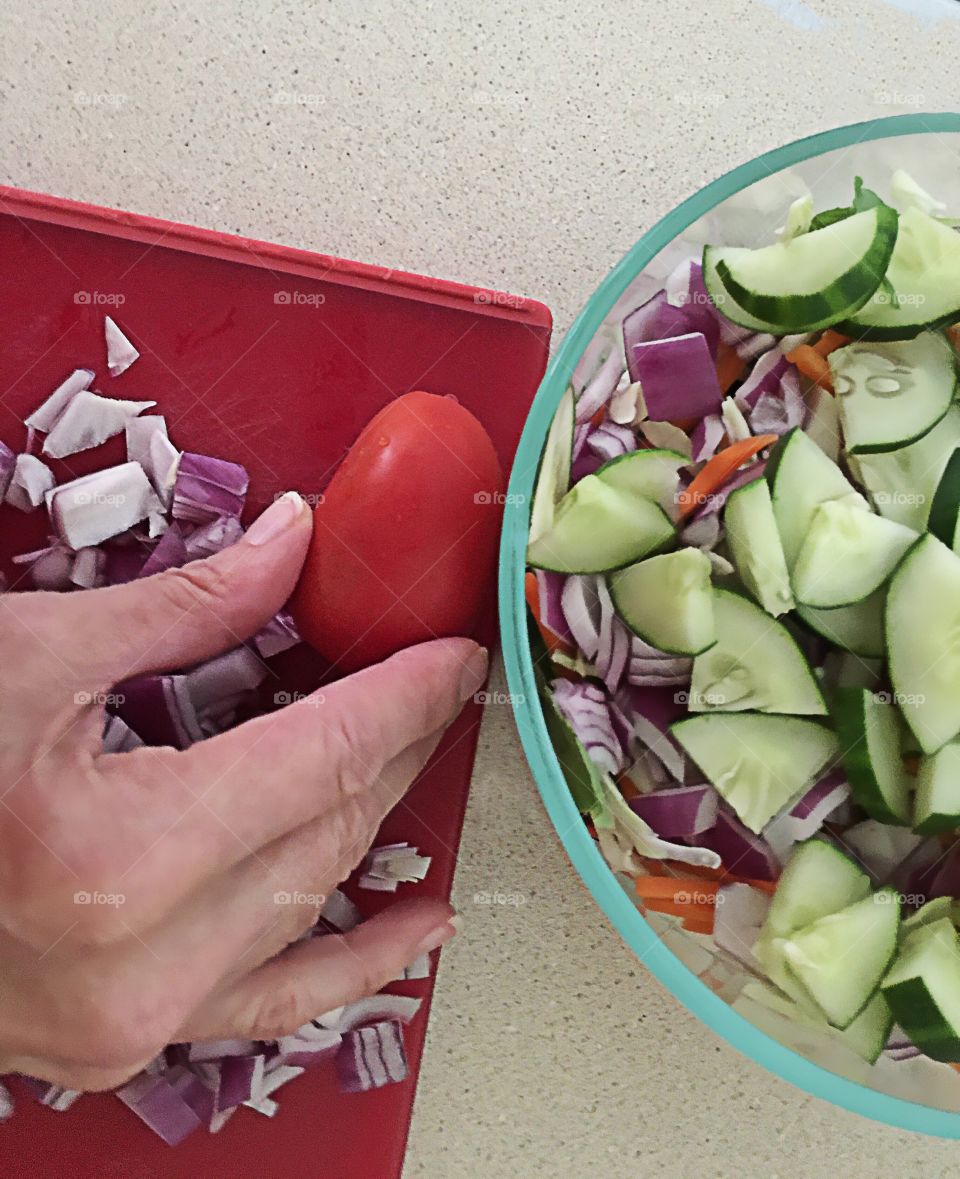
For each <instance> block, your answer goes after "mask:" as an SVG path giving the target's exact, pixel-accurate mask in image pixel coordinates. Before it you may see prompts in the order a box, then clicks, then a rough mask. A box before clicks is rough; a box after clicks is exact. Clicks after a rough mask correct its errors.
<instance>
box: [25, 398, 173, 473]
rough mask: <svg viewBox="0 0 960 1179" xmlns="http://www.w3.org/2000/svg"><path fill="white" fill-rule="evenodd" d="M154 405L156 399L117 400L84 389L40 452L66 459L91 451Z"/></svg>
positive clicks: (121, 431) (68, 407)
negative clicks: (80, 452)
mask: <svg viewBox="0 0 960 1179" xmlns="http://www.w3.org/2000/svg"><path fill="white" fill-rule="evenodd" d="M156 404H157V403H156V402H155V401H120V400H118V399H117V398H114V397H101V396H100V394H99V393H93V392H91V391H90V390H89V389H84V390H82V391H81V392H79V393H78V394H77V395H76V396H75V397H74V398H72V400H71V401H70V404H69V405H68V406H67V408H66V409H65V410H64V411H63V413H62V414H61V415H60V417H59V418H58V419H57V424H56V425H55V426H54V427H53V429H52V430H51V431H50V433H49V434H48V435H47V438H46V441H45V442H44V444H43V453H44V454H45V455H48V456H49V457H50V458H67V457H68V456H69V455H71V454H77V453H78V452H79V451H81V450H90V449H92V448H93V447H94V446H99V445H100V444H101V443H103V442H106V441H107V439H108V438H113V437H114V436H115V435H117V434H122V433H123V431H124V429H125V428H126V425H127V422H129V421H130V420H131V418H135V417H136V416H137V414H140V413H143V411H144V410H145V409H150V408H152V407H153V406H154V405H156Z"/></svg>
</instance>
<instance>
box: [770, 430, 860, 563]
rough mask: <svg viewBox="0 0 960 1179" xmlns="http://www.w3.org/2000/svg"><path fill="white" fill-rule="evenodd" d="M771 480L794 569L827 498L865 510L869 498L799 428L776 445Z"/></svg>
mask: <svg viewBox="0 0 960 1179" xmlns="http://www.w3.org/2000/svg"><path fill="white" fill-rule="evenodd" d="M765 476H766V480H767V482H768V483H769V484H770V498H771V501H772V503H773V515H774V518H775V519H776V521H777V531H778V532H779V533H780V543H781V544H782V545H783V555H784V558H785V559H786V562H787V568H788V569H789V570H790V571H791V572H792V571H793V567H794V565H795V564H796V562H797V557H798V556H799V555H800V549H801V548H802V547H803V542H804V540H805V539H806V535H807V533H808V532H809V530H810V525H811V523H812V521H813V514H814V512H815V511H816V510H817V508H818V507H819V506H820V505H821V504H822V503H826V502H827V501H828V500H835V499H837V500H840V499H842V500H845V502H848V503H850V504H855V505H856V506H857V507H862V509H863V511H865V512H867V511H869V510H870V509H869V505H868V504H867V501H866V500H865V499H864V498H863V497H862V496H861V495H859V494H858V493H857V492H856V490H855V489H854V487H853V485H852V484H851V483H850V482H849V481H848V480H847V478H846V477H845V475H844V474H843V472H842V471H841V470H840V468H839V467H838V466H837V464H836V463H833V462H831V461H830V459H828V458H827V456H826V455H825V454H824V453H823V451H822V450H821V449H820V447H819V446H817V444H816V443H815V442H814V441H812V440H811V439H810V438H808V437H807V435H806V434H804V432H803V431H802V430H801V429H799V428H796V429H793V430H791V431H790V433H789V434H785V435H784V436H783V437H782V438H781V439H780V441H779V442H778V443H777V444H776V446H775V447H774V448H773V451H772V453H771V455H770V458H769V460H768V462H767V468H766V471H765Z"/></svg>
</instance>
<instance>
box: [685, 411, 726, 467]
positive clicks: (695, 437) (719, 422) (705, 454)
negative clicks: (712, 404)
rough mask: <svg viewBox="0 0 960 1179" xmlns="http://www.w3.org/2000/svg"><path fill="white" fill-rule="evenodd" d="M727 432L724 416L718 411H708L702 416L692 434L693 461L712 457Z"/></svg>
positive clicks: (697, 461)
mask: <svg viewBox="0 0 960 1179" xmlns="http://www.w3.org/2000/svg"><path fill="white" fill-rule="evenodd" d="M726 432H727V431H726V427H725V426H724V424H723V418H721V416H720V415H719V414H718V413H708V414H707V415H706V416H705V417H702V418H701V419H700V421H699V422H697V424H696V426H694V428H693V433H692V434H691V435H690V441H691V445H692V448H693V451H692V457H693V461H694V462H695V463H700V462H703V461H704V460H705V459H708V458H712V457H713V455H715V454H716V453H717V447H718V446H719V445H720V443H721V442H722V441H723V436H724V434H726Z"/></svg>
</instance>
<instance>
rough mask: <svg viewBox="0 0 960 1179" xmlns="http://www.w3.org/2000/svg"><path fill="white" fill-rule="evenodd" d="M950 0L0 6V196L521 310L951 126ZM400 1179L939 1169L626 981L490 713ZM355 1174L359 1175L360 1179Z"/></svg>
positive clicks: (568, 299) (942, 1169) (341, 0)
mask: <svg viewBox="0 0 960 1179" xmlns="http://www.w3.org/2000/svg"><path fill="white" fill-rule="evenodd" d="M957 16H960V5H958V4H956V3H953V2H952V0H928V2H924V0H860V2H859V3H854V2H852V0H807V2H804V0H725V2H724V3H722V4H721V3H719V2H718V0H673V3H669V4H666V3H662V2H658V3H654V2H652V0H605V2H604V3H600V2H599V0H580V2H579V3H575V2H574V0H524V2H521V3H517V2H511V3H505V4H501V3H496V2H490V3H487V4H483V5H478V4H471V3H465V2H464V0H443V2H441V0H418V2H416V3H414V2H413V0H404V2H402V3H388V2H387V0H367V2H366V3H357V2H356V0H353V2H349V3H348V2H347V0H326V2H322V3H321V2H311V0H298V2H296V3H294V2H283V0H249V2H246V0H207V2H206V3H202V2H196V3H193V4H188V3H182V2H178V0H157V2H156V3H152V4H143V3H138V2H136V0H99V2H98V3H92V2H90V0H74V2H71V3H67V2H66V0H55V2H48V0H31V2H27V0H8V3H7V5H6V7H5V11H4V18H5V19H4V30H3V34H2V42H0V67H2V68H0V143H2V148H3V165H2V172H3V175H2V177H0V179H2V180H4V181H6V182H9V183H13V184H19V185H22V186H24V187H28V188H35V189H40V190H46V191H49V192H53V193H58V194H61V195H64V196H70V197H76V198H79V199H83V200H88V201H93V202H97V203H102V204H106V205H114V206H119V207H121V208H127V209H134V210H137V211H139V212H143V213H150V214H155V215H158V216H162V217H169V218H173V219H175V220H178V221H186V222H193V223H196V224H199V225H207V226H211V227H214V228H217V229H224V230H227V231H232V232H240V233H243V234H248V235H251V236H254V237H259V238H265V239H271V240H278V241H282V242H287V243H290V244H294V245H302V246H305V247H308V248H311V249H318V250H322V251H329V252H331V253H336V254H341V255H344V256H347V257H355V258H359V259H363V260H370V261H376V262H379V263H382V264H384V265H387V266H396V267H403V268H407V269H412V270H417V271H422V272H425V273H430V274H437V275H443V276H446V277H450V278H455V279H460V280H463V281H465V282H471V283H473V282H475V283H479V284H481V285H484V286H495V287H501V288H503V289H505V290H510V291H516V292H518V293H522V294H525V295H532V296H535V297H537V298H540V299H543V300H544V301H545V302H546V303H547V304H549V306H550V307H551V308H552V309H553V311H554V315H555V318H556V327H557V330H558V332H562V331H564V330H565V329H566V327H567V326H568V325H569V323H570V321H571V319H572V317H573V315H574V314H575V313H576V310H577V309H578V308H579V306H580V305H581V304H582V302H583V301H584V299H585V298H586V297H587V296H588V295H589V293H590V292H591V290H592V289H593V288H594V287H595V286H596V284H597V282H598V281H599V279H600V278H601V277H602V276H603V274H604V273H605V272H606V270H607V269H608V268H609V267H610V266H611V265H612V264H613V263H614V262H615V261H616V260H617V259H618V258H619V257H620V255H621V254H622V253H623V252H624V251H625V250H626V249H627V248H628V247H629V246H630V245H631V244H632V242H633V241H634V240H635V239H636V238H637V237H638V236H639V234H640V233H641V232H642V231H643V230H644V229H645V228H647V227H649V226H650V225H651V224H652V222H653V221H654V220H655V219H656V218H658V217H659V216H661V215H662V214H663V213H665V212H666V211H667V210H669V209H670V208H672V207H673V206H674V205H675V204H676V203H677V202H678V201H679V200H680V199H682V198H683V197H685V196H687V195H688V194H689V193H691V192H692V191H693V190H694V189H696V188H697V187H699V186H700V185H701V184H702V183H704V182H705V181H706V180H708V179H710V178H712V177H714V176H716V175H718V174H719V173H721V172H723V171H725V170H726V169H728V168H729V167H731V166H732V165H734V164H736V163H739V162H741V161H743V160H746V159H749V158H750V157H752V156H754V155H756V154H757V153H758V152H760V151H763V150H766V149H768V148H771V147H773V146H775V145H776V144H778V143H780V142H783V141H785V140H789V139H792V138H795V137H797V136H799V135H803V134H807V133H809V132H812V131H816V130H820V129H823V128H826V127H829V126H832V125H836V124H839V123H845V122H852V121H855V120H857V119H863V118H869V117H872V116H876V115H879V114H883V113H893V112H898V111H899V112H907V111H915V110H942V109H949V107H950V106H951V105H955V104H956V102H957V96H958V91H957V82H956V79H957V65H956V63H957V60H958V58H960V21H958V20H957V19H956V17H957ZM455 900H456V903H457V904H458V906H459V907H460V909H461V910H462V911H463V912H464V914H465V916H466V923H467V924H466V930H465V933H464V935H463V937H462V939H458V944H456V945H455V946H453V947H451V948H450V949H449V950H448V951H446V952H445V954H444V958H443V963H442V967H441V970H440V978H439V984H438V990H437V997H436V1002H435V1005H434V1014H433V1019H432V1023H431V1027H430V1033H429V1038H428V1042H427V1053H426V1060H425V1065H424V1069H423V1074H422V1080H421V1084H420V1092H419V1095H418V1099H417V1106H416V1112H415V1117H414V1123H413V1129H412V1134H411V1141H410V1150H409V1155H408V1161H407V1167H406V1174H407V1179H421V1177H422V1179H449V1177H453V1176H484V1177H491V1179H501V1177H514V1176H515V1177H517V1179H535V1177H536V1179H539V1177H541V1176H543V1177H547V1176H551V1177H552V1176H581V1175H583V1176H586V1175H588V1174H589V1175H593V1176H597V1177H598V1179H626V1177H628V1176H629V1177H633V1176H638V1175H656V1176H662V1177H663V1179H707V1177H712V1176H718V1177H723V1179H726V1177H728V1176H732V1175H735V1174H736V1175H738V1176H742V1177H744V1179H785V1177H794V1176H802V1177H805V1176H808V1175H809V1176H814V1175H818V1174H820V1173H823V1172H824V1171H825V1170H826V1169H827V1168H829V1171H830V1173H841V1174H843V1173H846V1174H849V1175H863V1176H870V1177H871V1179H887V1177H889V1179H899V1177H901V1176H903V1175H918V1174H923V1175H927V1176H931V1177H933V1176H947V1175H953V1174H960V1163H958V1162H957V1158H958V1154H957V1147H956V1146H954V1145H952V1144H949V1143H941V1142H937V1141H931V1140H925V1139H922V1138H919V1137H915V1136H912V1135H910V1134H908V1133H905V1132H900V1131H895V1130H891V1129H886V1128H884V1127H882V1126H877V1125H873V1124H871V1123H869V1122H867V1121H865V1120H862V1119H860V1118H857V1117H855V1116H854V1115H851V1114H847V1113H845V1112H842V1111H840V1110H836V1109H833V1108H831V1107H829V1106H827V1105H825V1104H823V1103H821V1102H819V1101H817V1100H815V1099H813V1098H808V1097H806V1096H805V1095H804V1094H802V1093H800V1092H798V1091H796V1090H794V1089H792V1088H791V1087H790V1086H788V1085H786V1084H784V1083H783V1082H781V1081H779V1080H777V1079H776V1078H773V1077H771V1076H770V1075H768V1074H766V1073H765V1072H763V1071H762V1070H761V1069H759V1068H758V1067H756V1066H755V1065H753V1064H751V1063H749V1062H747V1061H746V1060H744V1059H743V1058H741V1057H740V1056H739V1055H738V1054H737V1053H736V1052H735V1051H734V1050H733V1049H732V1048H730V1047H728V1046H727V1045H726V1044H725V1043H723V1042H722V1041H720V1040H719V1039H718V1038H717V1037H715V1036H714V1035H713V1034H712V1033H711V1032H709V1031H707V1030H706V1029H705V1028H704V1027H703V1026H702V1025H701V1024H700V1023H699V1022H698V1021H697V1020H696V1019H695V1018H694V1017H693V1016H692V1015H690V1014H688V1013H687V1012H686V1011H685V1010H684V1009H682V1008H681V1007H680V1006H679V1005H678V1004H677V1003H676V1002H675V1001H674V1000H673V999H672V998H671V997H670V996H669V995H668V994H667V993H666V992H665V991H664V990H663V989H662V988H661V987H660V986H659V984H657V983H656V982H654V980H653V979H652V978H651V977H650V976H649V975H648V974H647V973H646V972H645V970H644V969H643V968H642V967H641V966H640V965H639V964H638V963H637V962H636V961H635V960H634V959H633V957H632V955H631V954H630V953H629V951H628V950H627V949H626V948H625V947H624V946H623V945H622V944H621V942H620V941H619V939H618V938H617V936H616V935H615V934H614V933H613V932H612V931H611V929H610V928H609V927H608V926H607V924H606V923H605V921H604V920H603V919H602V918H601V916H600V914H599V912H598V911H597V910H596V909H595V907H594V906H593V903H592V902H591V900H590V898H589V897H588V895H587V893H586V892H585V890H584V889H583V887H582V886H581V885H580V884H579V882H578V880H577V878H576V876H575V874H574V872H573V870H572V869H571V867H570V866H569V864H568V861H567V860H566V857H565V855H564V853H563V852H562V849H561V848H560V846H559V844H558V842H557V840H556V838H555V836H554V833H553V830H552V828H551V827H550V825H549V823H548V821H547V819H546V816H545V814H544V812H543V810H542V808H541V805H540V802H539V799H538V796H537V794H536V792H535V789H534V786H533V783H532V781H531V778H530V775H529V773H528V771H527V769H526V766H525V764H524V762H523V760H522V757H521V755H520V750H519V745H518V742H517V739H516V736H515V732H514V729H513V723H512V719H511V716H510V710H509V708H508V707H507V706H506V705H503V704H500V705H497V704H495V705H492V706H491V707H490V708H489V709H488V715H487V718H486V721H485V724H484V728H483V732H482V737H481V747H480V753H479V757H478V760H477V769H476V776H475V782H474V787H473V793H472V797H471V801H470V808H469V812H468V817H467V824H466V829H465V832H464V838H463V847H462V857H461V863H460V868H459V872H458V876H457V883H456V897H455ZM371 1179H378V1177H376V1176H372V1177H371Z"/></svg>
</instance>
